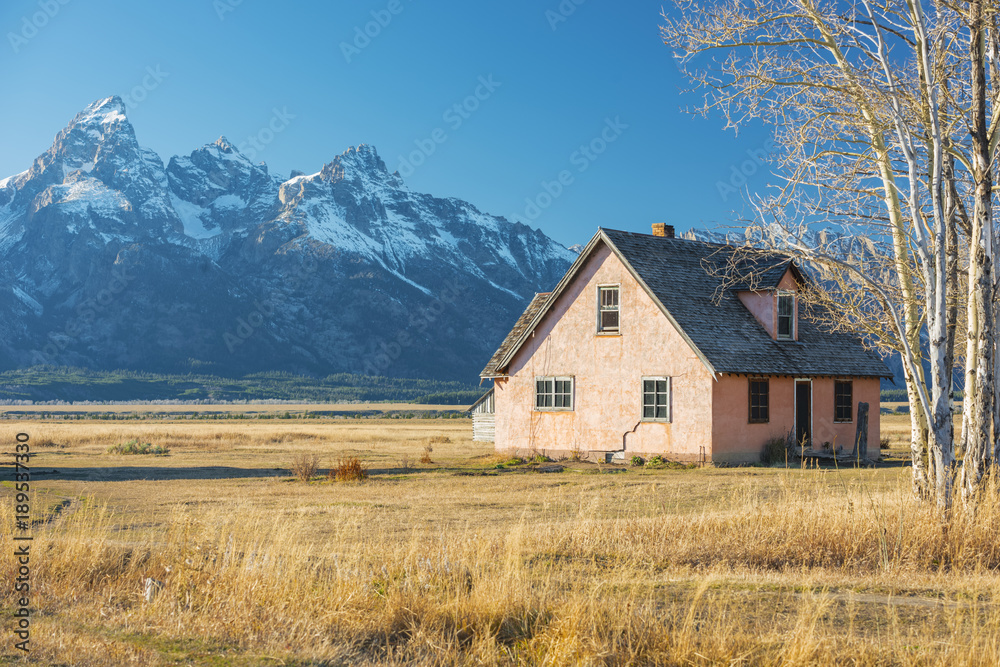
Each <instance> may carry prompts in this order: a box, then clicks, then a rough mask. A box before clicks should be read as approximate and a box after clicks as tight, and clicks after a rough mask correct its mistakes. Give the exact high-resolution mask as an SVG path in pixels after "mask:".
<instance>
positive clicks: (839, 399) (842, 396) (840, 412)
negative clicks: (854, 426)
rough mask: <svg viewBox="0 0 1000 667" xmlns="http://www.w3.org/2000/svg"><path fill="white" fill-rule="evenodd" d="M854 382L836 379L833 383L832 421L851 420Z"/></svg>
mask: <svg viewBox="0 0 1000 667" xmlns="http://www.w3.org/2000/svg"><path fill="white" fill-rule="evenodd" d="M853 408H854V383H853V382H851V381H850V380H838V381H837V382H834V383H833V421H835V422H850V421H853V414H854V410H853Z"/></svg>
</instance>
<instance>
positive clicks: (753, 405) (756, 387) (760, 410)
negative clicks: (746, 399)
mask: <svg viewBox="0 0 1000 667" xmlns="http://www.w3.org/2000/svg"><path fill="white" fill-rule="evenodd" d="M770 393H771V392H770V386H769V384H768V381H767V380H750V420H749V421H750V423H751V424H766V423H767V422H769V421H770V420H771V415H770V411H769V409H768V408H769V404H770Z"/></svg>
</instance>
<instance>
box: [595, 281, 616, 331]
mask: <svg viewBox="0 0 1000 667" xmlns="http://www.w3.org/2000/svg"><path fill="white" fill-rule="evenodd" d="M618 292H619V286H618V285H602V286H600V287H598V288H597V333H619V328H618V326H619V315H620V313H619V307H618Z"/></svg>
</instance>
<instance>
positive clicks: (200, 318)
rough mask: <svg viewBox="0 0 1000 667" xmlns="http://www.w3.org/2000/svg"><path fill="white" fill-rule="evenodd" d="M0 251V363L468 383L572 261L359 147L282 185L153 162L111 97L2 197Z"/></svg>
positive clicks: (238, 172) (529, 232)
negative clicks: (1, 289)
mask: <svg viewBox="0 0 1000 667" xmlns="http://www.w3.org/2000/svg"><path fill="white" fill-rule="evenodd" d="M0 250H2V251H3V252H4V255H3V257H4V259H3V261H2V262H0V278H2V279H3V280H4V281H5V283H6V284H8V285H11V286H12V289H13V290H14V291H13V292H12V293H8V294H10V296H11V297H12V298H9V299H7V298H0V312H2V313H3V315H4V316H7V317H11V318H13V319H12V320H11V322H13V325H12V326H13V329H11V331H12V332H13V333H11V334H10V335H9V336H8V338H10V340H8V341H3V343H4V345H2V346H0V365H3V363H4V359H7V360H8V361H7V363H8V364H13V365H23V364H28V363H58V364H75V365H83V366H90V367H95V368H99V367H125V368H137V369H148V370H171V371H177V370H184V369H187V368H191V367H192V366H191V365H192V364H194V365H195V366H197V367H198V368H200V369H202V370H206V369H215V370H216V371H218V372H225V373H240V372H252V371H257V370H274V369H280V370H289V371H295V372H308V373H330V372H340V371H350V372H368V373H373V374H387V375H397V376H412V377H417V376H426V377H449V378H458V377H460V378H465V379H471V378H473V377H475V373H476V372H477V371H478V370H479V368H480V367H481V366H482V364H483V363H485V360H486V359H487V358H488V357H489V354H490V353H492V351H493V349H494V348H495V347H496V345H497V344H498V343H499V341H500V340H501V339H502V338H503V335H504V334H505V333H506V331H507V329H508V328H509V326H510V324H511V323H512V322H513V321H514V320H515V319H516V318H517V315H518V314H519V313H520V312H521V310H522V309H523V307H524V305H525V302H526V300H527V299H528V298H530V297H531V296H532V295H533V294H534V293H535V292H537V291H543V290H545V289H549V288H551V286H552V285H553V284H555V282H557V281H558V279H559V277H560V276H561V275H562V273H563V272H564V271H565V269H566V268H567V267H568V265H569V263H570V262H571V261H572V260H573V259H574V257H575V254H574V253H573V252H572V251H570V250H568V249H566V248H562V247H560V246H559V245H558V244H556V243H555V242H554V241H552V240H551V239H549V238H548V237H546V236H545V235H544V234H543V233H542V232H540V231H538V230H535V229H531V228H529V227H527V226H525V225H522V224H520V223H513V222H510V221H508V220H506V219H504V218H501V217H496V216H492V215H489V214H486V213H483V212H481V211H479V210H478V209H477V208H476V207H475V206H473V205H472V204H469V203H468V202H464V201H461V200H459V199H454V198H447V199H442V198H437V197H433V196H431V195H427V194H421V193H416V192H413V191H411V190H410V189H409V188H408V187H406V185H405V184H404V183H403V181H402V179H401V178H400V176H399V175H398V174H394V173H389V172H388V170H387V169H386V166H385V163H384V162H383V161H382V159H381V158H380V157H379V155H378V152H377V151H376V150H375V148H374V147H372V146H369V145H365V144H361V145H359V146H357V147H352V148H350V149H348V150H346V151H344V152H343V153H341V154H340V155H338V156H336V157H334V158H333V160H332V161H331V162H329V163H328V164H326V165H324V166H323V167H322V168H321V169H320V170H319V171H316V172H315V173H312V174H303V173H300V172H293V175H292V177H290V178H288V179H284V178H282V177H280V176H277V175H275V174H272V173H271V172H270V171H269V170H268V168H267V166H266V165H264V164H262V163H261V164H255V163H253V162H252V161H251V160H250V159H249V158H248V157H247V156H245V155H243V154H242V153H240V151H239V150H238V148H237V147H236V146H235V145H233V144H232V143H231V142H230V141H228V140H227V139H226V138H225V137H220V138H219V139H218V140H217V141H215V142H213V143H211V144H206V145H204V146H202V147H201V148H198V149H196V150H195V151H193V152H191V153H190V154H189V155H185V156H174V157H172V158H170V160H168V161H167V163H166V166H164V162H163V160H162V159H161V158H160V156H159V155H157V154H156V153H155V152H153V151H151V150H149V149H145V148H142V147H141V146H140V144H139V143H138V140H137V138H136V134H135V131H134V128H133V127H132V125H131V123H130V122H129V120H128V118H127V114H126V109H125V105H124V104H123V102H122V100H121V99H120V98H118V97H109V98H105V99H103V100H98V101H96V102H94V103H93V104H91V105H90V106H88V107H87V108H86V109H84V110H83V111H81V112H80V113H79V114H77V116H76V117H74V118H73V119H72V120H71V121H70V123H69V124H68V125H67V126H66V128H64V129H63V130H62V131H61V132H59V134H58V135H56V138H55V140H54V141H53V144H52V146H51V147H50V148H49V149H48V150H47V151H46V152H45V153H43V154H42V155H40V156H39V157H38V158H37V159H36V160H35V161H34V162H33V164H32V165H31V167H30V168H29V169H27V170H26V171H24V172H21V173H20V174H17V175H14V176H10V177H8V178H5V179H3V180H2V181H0ZM5 310H6V312H4V311H5ZM401 341H403V342H401Z"/></svg>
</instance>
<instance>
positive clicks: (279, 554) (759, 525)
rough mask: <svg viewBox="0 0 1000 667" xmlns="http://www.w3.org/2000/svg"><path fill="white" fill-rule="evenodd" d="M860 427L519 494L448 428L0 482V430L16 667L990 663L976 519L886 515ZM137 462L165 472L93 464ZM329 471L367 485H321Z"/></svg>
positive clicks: (530, 482)
mask: <svg viewBox="0 0 1000 667" xmlns="http://www.w3.org/2000/svg"><path fill="white" fill-rule="evenodd" d="M883 424H884V428H883V431H884V435H888V436H889V437H890V440H891V441H892V447H893V449H891V450H890V451H889V452H888V456H887V457H886V463H885V464H884V465H882V466H879V467H877V468H875V469H847V470H837V469H832V468H819V469H817V468H802V467H792V468H784V467H774V468H752V467H751V468H732V469H725V468H705V469H669V468H664V469H657V470H650V469H646V468H627V467H621V466H604V465H602V466H598V465H595V464H585V463H572V462H563V463H564V467H563V469H561V470H559V467H556V468H555V470H557V471H556V472H543V471H544V470H550V469H552V466H551V464H548V465H546V464H520V465H513V464H510V462H508V461H506V460H505V457H502V456H497V455H495V454H494V453H493V452H492V450H491V448H490V447H488V446H484V445H483V444H481V443H473V442H471V439H470V437H471V423H470V422H469V421H468V420H465V419H462V420H454V419H453V420H426V419H414V420H374V419H368V420H357V421H354V420H343V419H340V420H330V421H320V420H315V419H313V420H308V421H298V422H296V421H294V420H282V421H280V422H277V421H270V420H268V421H267V422H261V421H256V420H246V421H231V422H226V423H221V424H213V423H200V422H175V421H168V422H151V421H135V422H128V423H107V422H90V421H74V422H62V421H52V422H45V421H38V420H36V421H19V422H13V421H7V422H3V423H0V443H2V444H0V449H2V450H3V451H4V452H5V453H6V454H5V456H4V461H10V460H11V453H12V452H13V449H14V444H15V435H16V433H17V432H18V431H24V432H27V433H29V434H30V436H31V441H30V443H31V445H32V451H33V452H34V453H35V454H36V456H35V457H34V459H33V461H32V464H31V466H32V472H33V476H32V487H33V490H34V491H33V502H32V516H33V519H34V521H35V525H34V526H33V534H34V540H33V542H32V543H31V554H32V556H31V583H32V606H33V608H34V609H35V613H34V616H33V618H32V625H31V652H30V654H29V656H28V660H29V661H30V662H33V663H38V664H54V665H126V664H128V665H188V664H198V665H202V664H205V665H230V664H235V665H341V664H344V665H347V664H351V665H353V664H427V665H432V664H540V665H565V664H601V665H605V664H607V665H629V664H664V665H715V664H724V665H827V664H842V665H868V664H879V665H997V664H1000V604H998V603H1000V577H998V575H997V568H998V567H1000V505H994V504H990V505H987V506H985V507H983V508H982V509H981V511H980V514H979V516H978V517H977V518H976V519H974V520H973V519H970V518H968V517H965V516H958V517H956V518H955V519H954V520H953V521H952V522H951V523H950V524H949V525H943V524H942V523H940V522H939V521H938V520H937V518H936V517H935V516H934V515H933V514H932V513H931V512H930V511H928V510H927V508H924V507H921V506H920V505H919V504H917V503H916V502H914V501H913V500H912V498H911V496H910V494H909V491H908V489H909V479H908V469H907V468H905V467H903V465H902V462H903V461H904V460H905V454H906V453H905V450H904V447H905V445H904V444H903V443H904V441H905V433H906V429H907V428H908V426H907V422H906V420H905V417H897V416H891V417H883ZM133 439H138V440H139V441H140V442H142V443H144V442H149V443H152V444H153V445H161V446H164V447H167V448H168V449H169V454H168V455H166V456H150V455H115V454H109V453H107V449H108V447H109V446H112V445H116V444H121V443H125V442H127V441H130V440H133ZM428 446H430V447H431V451H429V452H428V451H426V450H427V447H428ZM301 454H306V455H312V454H316V455H318V456H319V459H320V470H319V471H318V474H317V476H316V477H315V478H314V479H313V480H312V481H311V482H309V483H303V482H300V481H297V480H296V479H295V478H294V476H293V474H292V472H291V470H290V468H291V466H292V462H293V460H294V459H295V458H296V456H297V455H301ZM425 454H428V455H429V459H430V461H431V462H429V463H421V462H420V459H421V458H423V457H424V455H425ZM350 456H357V457H360V459H361V460H362V461H363V463H364V464H365V466H366V467H367V469H368V473H369V476H368V478H367V479H366V480H365V481H361V482H337V481H330V480H328V479H327V478H326V470H327V469H328V468H329V467H330V466H332V465H333V464H335V463H336V462H337V461H339V460H341V459H343V458H345V457H350ZM425 460H426V459H425ZM12 479H13V474H12V471H11V470H10V468H7V472H6V473H5V474H4V481H3V486H2V493H0V515H2V516H3V522H2V532H0V550H2V554H3V555H2V557H0V577H2V584H0V586H2V590H3V594H2V604H3V607H4V609H3V611H2V614H3V616H4V618H5V621H4V628H5V636H4V638H3V643H2V645H0V661H4V662H8V663H10V662H15V661H16V662H20V661H21V660H22V659H23V656H21V654H20V652H19V651H17V650H16V649H15V648H14V641H15V639H13V634H12V631H11V626H12V623H11V619H12V613H13V611H14V610H15V608H16V604H17V598H16V596H15V595H14V593H13V590H12V582H13V581H14V579H15V577H16V569H17V564H16V562H15V559H14V557H13V553H14V549H15V542H14V540H13V537H14V535H15V534H17V533H16V530H15V522H14V506H15V498H14V489H13V483H12V482H11V481H8V480H12ZM147 578H153V579H156V580H157V581H158V582H161V583H162V588H159V587H157V586H154V587H153V588H152V589H151V590H150V593H151V594H150V595H149V596H148V597H147V596H145V595H144V592H145V589H144V583H143V582H144V581H145V580H146V579H147Z"/></svg>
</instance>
